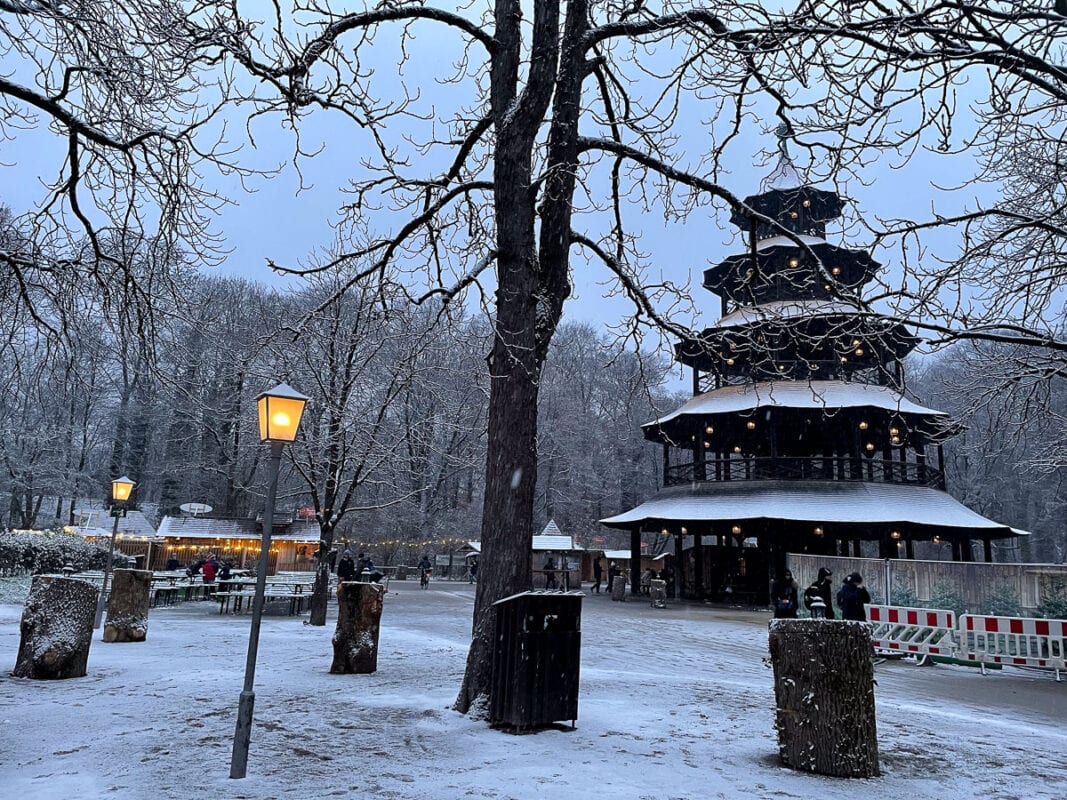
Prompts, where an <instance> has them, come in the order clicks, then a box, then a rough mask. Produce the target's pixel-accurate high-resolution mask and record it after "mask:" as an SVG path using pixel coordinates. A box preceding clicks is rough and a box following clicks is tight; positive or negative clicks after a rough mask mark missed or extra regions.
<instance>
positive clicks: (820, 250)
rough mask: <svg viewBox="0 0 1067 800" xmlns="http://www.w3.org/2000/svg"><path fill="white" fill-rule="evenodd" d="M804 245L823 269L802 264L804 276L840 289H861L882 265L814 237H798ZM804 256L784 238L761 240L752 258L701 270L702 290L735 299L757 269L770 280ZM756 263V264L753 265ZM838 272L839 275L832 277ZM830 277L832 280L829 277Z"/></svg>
mask: <svg viewBox="0 0 1067 800" xmlns="http://www.w3.org/2000/svg"><path fill="white" fill-rule="evenodd" d="M797 238H798V239H800V240H801V241H802V242H803V243H804V245H805V246H806V247H807V248H808V249H810V250H811V251H812V253H814V254H815V256H816V258H818V259H819V261H820V262H821V263H822V269H821V270H819V269H817V267H816V265H815V264H805V265H804V266H803V270H802V271H803V272H804V273H806V274H808V275H811V276H817V279H818V281H819V282H820V284H821V283H823V282H830V281H832V282H834V283H836V284H838V285H841V286H852V287H855V286H861V285H863V284H865V283H867V282H868V281H870V280H871V278H873V277H874V276H875V275H876V274H877V273H878V271H879V270H880V269H881V268H882V265H881V264H880V263H879V262H878V261H876V260H875V259H874V258H872V257H871V254H870V253H868V252H867V251H866V250H850V249H849V248H847V247H839V246H838V245H835V244H831V243H830V242H828V241H826V240H825V239H821V238H819V237H817V236H798V237H797ZM806 256H807V253H806V252H805V251H804V249H803V248H801V247H799V246H798V245H797V243H796V242H794V241H793V240H792V239H790V238H788V237H785V236H775V237H772V238H770V239H764V240H763V241H761V242H759V243H758V244H757V245H756V252H755V255H753V253H752V252H751V251H746V252H744V253H735V254H734V255H732V256H727V257H726V258H724V259H723V260H722V261H720V262H719V263H718V264H716V265H715V266H713V267H708V269H706V270H704V282H703V286H704V288H705V289H707V290H708V291H710V292H715V293H716V294H719V293H722V292H726V293H727V294H728V295H731V296H733V295H737V294H739V293H740V292H742V291H744V289H745V288H746V287H747V286H749V283H748V281H750V280H752V276H751V275H750V271H754V270H753V268H754V267H758V268H759V274H760V276H761V277H763V278H769V277H770V276H772V275H775V274H778V273H780V272H789V273H791V272H792V270H790V269H789V268H788V266H787V260H788V259H789V258H793V257H799V258H800V259H801V261H805V260H809V259H806V258H805V257H806ZM753 262H755V263H753ZM834 268H837V270H838V273H837V274H833V272H832V271H833V269H834ZM831 276H832V277H831Z"/></svg>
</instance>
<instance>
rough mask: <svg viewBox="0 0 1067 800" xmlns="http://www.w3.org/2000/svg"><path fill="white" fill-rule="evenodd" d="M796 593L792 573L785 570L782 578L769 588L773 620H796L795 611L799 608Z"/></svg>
mask: <svg viewBox="0 0 1067 800" xmlns="http://www.w3.org/2000/svg"><path fill="white" fill-rule="evenodd" d="M798 592H799V587H798V586H797V582H796V581H795V580H793V573H792V572H790V571H789V570H785V571H784V572H783V573H782V577H781V578H779V579H778V580H776V581H775V582H774V584H773V585H772V586H771V603H773V604H774V618H775V619H796V618H797V609H798V608H799V607H800V602H799V600H798V597H797V595H798Z"/></svg>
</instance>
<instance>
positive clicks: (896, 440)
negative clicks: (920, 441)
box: [889, 436, 900, 444]
mask: <svg viewBox="0 0 1067 800" xmlns="http://www.w3.org/2000/svg"><path fill="white" fill-rule="evenodd" d="M889 442H890V443H891V444H900V437H899V436H893V437H891V438H890V439H889Z"/></svg>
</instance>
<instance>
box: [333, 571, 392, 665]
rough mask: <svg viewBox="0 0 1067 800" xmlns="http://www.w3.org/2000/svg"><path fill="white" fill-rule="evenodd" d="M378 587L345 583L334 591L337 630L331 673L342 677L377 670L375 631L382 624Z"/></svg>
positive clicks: (381, 588)
mask: <svg viewBox="0 0 1067 800" xmlns="http://www.w3.org/2000/svg"><path fill="white" fill-rule="evenodd" d="M384 594H385V587H383V586H382V585H381V584H380V583H355V582H351V583H349V582H347V581H346V582H345V583H342V584H339V585H338V587H337V630H336V631H335V632H334V634H333V664H332V665H331V666H330V672H333V673H338V674H342V675H348V674H352V673H356V674H362V673H368V672H375V671H376V670H377V669H378V628H379V626H380V624H381V620H382V596H383V595H384Z"/></svg>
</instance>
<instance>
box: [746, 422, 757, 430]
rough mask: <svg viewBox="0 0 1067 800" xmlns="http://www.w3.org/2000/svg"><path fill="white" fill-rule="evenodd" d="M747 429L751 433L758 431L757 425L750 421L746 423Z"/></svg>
mask: <svg viewBox="0 0 1067 800" xmlns="http://www.w3.org/2000/svg"><path fill="white" fill-rule="evenodd" d="M745 427H746V428H748V429H749V430H750V431H754V430H756V423H755V422H753V421H752V420H749V421H748V422H746V423H745Z"/></svg>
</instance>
